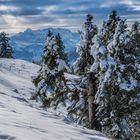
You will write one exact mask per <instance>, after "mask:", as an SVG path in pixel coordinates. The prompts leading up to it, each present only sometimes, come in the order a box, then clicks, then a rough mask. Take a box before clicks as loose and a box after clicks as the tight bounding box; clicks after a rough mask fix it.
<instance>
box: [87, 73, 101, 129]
mask: <svg viewBox="0 0 140 140" xmlns="http://www.w3.org/2000/svg"><path fill="white" fill-rule="evenodd" d="M96 81H97V79H96V77H95V76H94V73H93V72H90V73H88V112H89V128H90V129H93V128H94V129H96V130H100V125H99V123H98V121H97V120H96V108H97V106H98V105H97V104H96V103H95V95H96V92H97V83H96Z"/></svg>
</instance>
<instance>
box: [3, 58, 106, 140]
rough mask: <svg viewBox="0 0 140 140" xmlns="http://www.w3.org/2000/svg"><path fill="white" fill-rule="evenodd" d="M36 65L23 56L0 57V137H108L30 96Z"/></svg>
mask: <svg viewBox="0 0 140 140" xmlns="http://www.w3.org/2000/svg"><path fill="white" fill-rule="evenodd" d="M39 68H40V67H39V66H37V65H35V64H32V63H30V62H26V61H23V60H16V59H15V60H13V59H0V140H58V139H61V140H109V139H107V138H106V137H105V136H104V135H103V134H102V133H100V132H97V131H94V130H88V129H86V128H83V127H81V126H77V125H76V124H73V123H72V122H70V121H69V120H68V119H67V118H66V117H65V116H64V115H63V114H61V113H58V112H56V111H53V110H51V111H45V110H42V109H41V108H39V107H38V103H35V102H34V101H31V100H29V99H30V97H31V95H32V94H33V93H34V91H35V87H34V85H33V83H32V82H31V77H33V76H35V75H36V74H37V71H38V70H39Z"/></svg>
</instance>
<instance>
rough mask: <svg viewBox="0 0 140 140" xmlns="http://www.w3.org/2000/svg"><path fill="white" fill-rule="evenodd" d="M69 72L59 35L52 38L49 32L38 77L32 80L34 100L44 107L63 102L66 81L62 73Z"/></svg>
mask: <svg viewBox="0 0 140 140" xmlns="http://www.w3.org/2000/svg"><path fill="white" fill-rule="evenodd" d="M67 70H69V68H68V66H67V55H66V54H65V52H64V45H63V42H62V39H61V37H60V35H59V34H58V35H56V36H53V35H52V33H51V32H50V31H49V32H48V35H47V41H46V43H45V47H44V52H43V56H42V66H41V69H40V71H39V75H38V76H37V78H36V79H34V83H35V85H36V87H37V93H36V96H35V97H36V98H37V97H39V98H40V99H41V101H42V103H43V106H44V107H49V106H50V105H54V106H55V107H56V106H57V105H58V104H59V102H63V101H65V98H66V94H65V93H66V91H67V87H66V81H65V77H64V72H66V71H67Z"/></svg>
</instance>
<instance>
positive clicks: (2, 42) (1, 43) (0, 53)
mask: <svg viewBox="0 0 140 140" xmlns="http://www.w3.org/2000/svg"><path fill="white" fill-rule="evenodd" d="M8 41H9V38H8V37H7V34H6V33H4V32H2V33H0V57H1V58H12V52H13V51H12V47H11V46H10V45H9V43H8Z"/></svg>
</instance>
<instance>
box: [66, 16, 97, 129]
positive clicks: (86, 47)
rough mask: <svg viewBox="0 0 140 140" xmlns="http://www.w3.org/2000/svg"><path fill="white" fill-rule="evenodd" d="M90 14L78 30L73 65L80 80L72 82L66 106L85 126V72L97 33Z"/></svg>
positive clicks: (86, 113) (86, 80)
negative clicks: (72, 86)
mask: <svg viewBox="0 0 140 140" xmlns="http://www.w3.org/2000/svg"><path fill="white" fill-rule="evenodd" d="M92 19H93V17H92V15H87V17H86V22H85V23H84V24H83V26H82V30H81V31H80V43H79V44H78V46H77V52H78V54H79V58H78V59H77V60H76V62H75V65H74V72H75V74H76V75H79V77H80V81H78V83H74V84H73V85H76V86H74V88H73V90H72V92H71V93H70V94H69V95H70V96H69V99H71V101H70V102H72V103H71V105H70V106H69V107H68V112H69V114H71V115H72V116H73V117H74V118H76V121H77V122H78V123H80V124H83V125H85V126H87V127H90V126H89V114H88V84H87V83H88V79H87V76H88V75H87V73H88V72H89V68H90V66H91V64H92V63H93V61H94V59H93V57H92V56H91V55H90V50H91V45H93V42H92V39H93V37H94V36H95V35H96V34H97V26H96V25H94V24H93V22H92Z"/></svg>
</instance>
